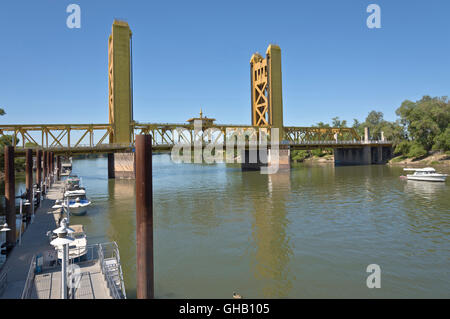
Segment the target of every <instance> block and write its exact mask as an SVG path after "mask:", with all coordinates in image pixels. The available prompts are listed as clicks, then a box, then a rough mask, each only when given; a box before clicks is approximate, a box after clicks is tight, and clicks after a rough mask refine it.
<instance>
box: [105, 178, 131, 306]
mask: <svg viewBox="0 0 450 319" xmlns="http://www.w3.org/2000/svg"><path fill="white" fill-rule="evenodd" d="M135 186H136V183H135V181H134V180H119V179H116V180H114V179H110V180H108V193H109V201H108V214H107V215H106V217H107V221H108V227H107V229H106V236H107V237H108V239H109V240H110V241H116V242H117V243H118V245H119V250H120V259H121V262H122V267H123V269H126V270H127V271H126V272H125V273H124V280H125V282H126V283H127V286H126V287H127V295H128V296H127V297H128V298H135V297H136V276H135V274H136V200H135V188H136V187H135Z"/></svg>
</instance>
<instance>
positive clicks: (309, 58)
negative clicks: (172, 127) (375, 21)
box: [0, 0, 450, 126]
mask: <svg viewBox="0 0 450 319" xmlns="http://www.w3.org/2000/svg"><path fill="white" fill-rule="evenodd" d="M71 3H75V4H78V5H79V6H80V8H81V28H80V29H69V28H68V27H67V25H66V19H67V17H68V16H69V13H66V8H67V6H68V5H69V4H71ZM371 3H375V4H378V5H379V6H380V8H381V28H379V29H369V28H368V27H367V25H366V20H367V17H368V16H369V15H370V13H367V12H366V9H367V7H368V5H369V4H371ZM449 15H450V1H447V0H442V1H440V0H428V1H425V0H423V1H417V0H416V1H414V0H408V1H404V0H395V1H393V0H389V1H384V0H383V1H382V0H370V1H359V0H340V1H336V0H328V1H325V0H314V1H312V0H310V1H282V0H280V1H243V0H241V1H213V0H209V1H196V0H192V1H137V0H135V1H131V0H130V1H114V0H108V1H103V0H101V1H100V0H95V1H93V0H89V1H84V0H83V1H82V0H78V1H77V0H71V1H63V0H39V1H38V0H35V1H31V0H30V1H21V0H16V1H6V0H2V1H1V2H0V107H1V108H3V109H5V111H6V115H5V116H3V117H0V124H43V123H49V124H59V123H64V124H65V123H86V124H87V123H108V75H107V68H108V50H107V48H108V36H109V34H110V33H111V26H112V23H113V20H114V18H119V19H123V20H126V21H127V22H128V23H129V25H130V27H131V30H132V32H133V75H134V78H133V81H134V119H135V120H136V121H138V122H151V123H184V122H185V121H186V120H187V119H188V118H190V117H192V116H195V115H197V114H198V112H199V110H200V108H202V109H203V113H204V115H206V116H208V117H214V118H216V119H217V121H216V122H217V123H223V124H250V123H251V112H250V110H251V105H250V71H249V68H250V66H249V61H250V57H251V55H252V54H253V53H255V52H260V53H261V54H265V51H266V48H267V46H268V45H269V44H271V43H274V44H277V45H279V46H280V47H281V52H282V72H283V75H282V82H283V108H284V125H285V126H288V125H291V126H311V125H313V124H316V123H318V122H320V121H322V122H326V123H330V122H331V119H332V118H333V117H335V116H338V117H339V118H340V119H345V120H347V121H348V122H349V124H351V123H352V121H353V119H354V118H357V119H359V120H360V121H363V120H364V119H365V117H366V116H367V114H368V113H369V112H370V111H371V110H376V111H381V112H383V113H384V117H385V119H387V120H395V119H396V118H397V117H396V115H395V110H396V109H397V108H398V107H399V106H400V105H401V103H402V101H404V100H406V99H409V100H418V99H420V98H421V97H422V96H423V95H431V96H448V95H449V91H450V76H449V70H450V54H449V52H450V19H449Z"/></svg>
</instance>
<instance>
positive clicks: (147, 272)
mask: <svg viewBox="0 0 450 319" xmlns="http://www.w3.org/2000/svg"><path fill="white" fill-rule="evenodd" d="M136 246H137V254H136V262H137V265H136V266H137V267H136V270H137V285H136V293H137V298H138V299H153V298H154V278H153V276H154V272H153V194H152V136H151V135H137V136H136Z"/></svg>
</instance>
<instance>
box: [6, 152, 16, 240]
mask: <svg viewBox="0 0 450 319" xmlns="http://www.w3.org/2000/svg"><path fill="white" fill-rule="evenodd" d="M15 188H16V185H15V172H14V146H5V206H6V207H5V210H6V223H7V224H8V227H9V228H10V229H11V230H10V231H8V232H6V243H7V245H8V246H14V245H15V243H16V193H15Z"/></svg>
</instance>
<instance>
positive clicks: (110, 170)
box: [108, 153, 116, 179]
mask: <svg viewBox="0 0 450 319" xmlns="http://www.w3.org/2000/svg"><path fill="white" fill-rule="evenodd" d="M115 177H116V176H115V174H114V153H108V179H109V178H115Z"/></svg>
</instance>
